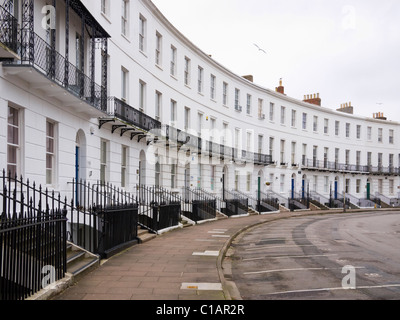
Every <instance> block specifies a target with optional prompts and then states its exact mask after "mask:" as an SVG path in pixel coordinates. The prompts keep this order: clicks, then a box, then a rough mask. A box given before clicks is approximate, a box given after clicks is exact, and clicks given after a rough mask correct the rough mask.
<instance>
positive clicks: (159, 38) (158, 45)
mask: <svg viewBox="0 0 400 320" xmlns="http://www.w3.org/2000/svg"><path fill="white" fill-rule="evenodd" d="M155 59H156V65H158V66H161V65H162V35H161V34H160V33H159V32H156V55H155Z"/></svg>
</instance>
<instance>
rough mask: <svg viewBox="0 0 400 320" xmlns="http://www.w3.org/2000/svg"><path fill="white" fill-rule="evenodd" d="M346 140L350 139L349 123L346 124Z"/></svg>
mask: <svg viewBox="0 0 400 320" xmlns="http://www.w3.org/2000/svg"><path fill="white" fill-rule="evenodd" d="M346 138H350V123H346Z"/></svg>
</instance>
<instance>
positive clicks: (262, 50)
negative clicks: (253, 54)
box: [254, 43, 267, 53]
mask: <svg viewBox="0 0 400 320" xmlns="http://www.w3.org/2000/svg"><path fill="white" fill-rule="evenodd" d="M254 45H255V46H256V47H257V48H258V51H261V52H264V53H267V52H266V51H265V50H264V49H261V48H260V47H259V46H258V45H256V44H255V43H254Z"/></svg>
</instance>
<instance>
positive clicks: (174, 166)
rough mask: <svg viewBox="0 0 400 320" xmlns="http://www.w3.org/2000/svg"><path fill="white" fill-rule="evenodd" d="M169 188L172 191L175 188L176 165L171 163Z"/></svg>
mask: <svg viewBox="0 0 400 320" xmlns="http://www.w3.org/2000/svg"><path fill="white" fill-rule="evenodd" d="M170 167H171V188H172V189H174V188H176V187H177V183H176V181H177V167H178V165H177V164H175V163H173V164H171V166H170Z"/></svg>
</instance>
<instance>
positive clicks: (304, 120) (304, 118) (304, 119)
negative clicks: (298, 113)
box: [302, 113, 307, 130]
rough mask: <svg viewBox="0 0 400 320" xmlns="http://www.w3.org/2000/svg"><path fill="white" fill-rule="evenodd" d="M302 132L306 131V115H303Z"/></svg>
mask: <svg viewBox="0 0 400 320" xmlns="http://www.w3.org/2000/svg"><path fill="white" fill-rule="evenodd" d="M302 128H303V130H307V113H303V126H302Z"/></svg>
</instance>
